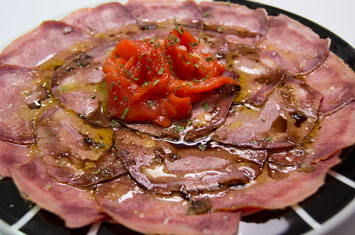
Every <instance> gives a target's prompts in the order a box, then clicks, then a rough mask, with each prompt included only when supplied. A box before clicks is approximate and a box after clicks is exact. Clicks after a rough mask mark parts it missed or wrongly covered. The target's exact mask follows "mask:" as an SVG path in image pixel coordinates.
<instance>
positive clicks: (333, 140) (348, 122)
mask: <svg viewBox="0 0 355 235" xmlns="http://www.w3.org/2000/svg"><path fill="white" fill-rule="evenodd" d="M354 133H355V102H352V103H350V104H348V105H346V106H345V107H344V108H342V109H340V110H339V111H337V112H335V113H333V114H331V115H329V116H327V117H325V118H324V119H323V120H322V122H321V123H320V126H319V127H318V129H317V130H316V132H315V134H311V137H312V141H314V143H312V144H311V145H310V146H308V152H309V156H307V160H308V161H311V162H318V161H320V160H323V159H327V158H328V157H329V156H330V155H332V154H334V153H335V152H337V151H339V150H341V149H343V148H346V147H349V146H351V145H353V144H355V135H354Z"/></svg>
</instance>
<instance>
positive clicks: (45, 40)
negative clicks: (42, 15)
mask: <svg viewBox="0 0 355 235" xmlns="http://www.w3.org/2000/svg"><path fill="white" fill-rule="evenodd" d="M88 38H89V35H87V34H85V33H84V32H83V31H82V30H80V29H78V28H76V27H74V26H71V25H68V24H66V23H63V22H60V21H45V22H43V23H42V24H41V25H40V26H39V27H38V28H36V29H34V30H32V31H30V32H29V33H27V34H25V35H23V36H21V37H19V38H18V39H16V40H15V41H13V42H12V43H11V44H10V45H9V46H7V47H6V48H5V49H4V50H3V52H2V53H1V54H0V64H14V65H18V66H23V67H28V68H32V67H36V66H38V65H40V64H43V63H44V62H46V61H48V60H50V59H51V58H53V57H54V56H55V55H58V54H59V53H60V52H63V51H64V50H65V49H68V48H69V47H71V46H75V44H77V43H79V42H83V41H86V40H88Z"/></svg>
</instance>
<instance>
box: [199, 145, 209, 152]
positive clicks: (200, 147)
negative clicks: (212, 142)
mask: <svg viewBox="0 0 355 235" xmlns="http://www.w3.org/2000/svg"><path fill="white" fill-rule="evenodd" d="M206 147H207V146H206V145H205V144H200V145H199V146H198V149H199V150H201V151H205V150H206Z"/></svg>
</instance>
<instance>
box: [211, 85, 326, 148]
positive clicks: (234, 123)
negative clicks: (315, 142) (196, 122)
mask: <svg viewBox="0 0 355 235" xmlns="http://www.w3.org/2000/svg"><path fill="white" fill-rule="evenodd" d="M321 98H322V96H321V94H320V93H319V92H317V91H316V90H314V89H312V88H310V87H309V86H307V84H305V83H303V82H301V81H299V80H296V79H291V78H287V79H284V80H283V81H282V82H281V84H280V85H279V86H278V87H277V88H276V89H275V90H274V91H273V93H272V94H271V95H270V96H269V98H268V100H267V101H266V102H265V104H264V106H263V107H261V108H255V107H254V108H253V107H251V108H250V107H249V106H246V105H240V106H236V107H233V108H232V110H231V111H230V112H229V114H228V116H227V118H226V121H225V123H224V124H223V125H222V126H221V127H219V128H218V129H217V130H216V131H215V132H214V133H213V135H212V139H213V140H215V141H217V142H221V143H224V144H232V145H237V146H243V147H244V146H247V147H253V148H270V149H273V148H285V147H291V146H293V145H295V144H296V143H300V142H301V141H302V140H303V139H304V137H305V136H307V135H308V134H309V133H310V131H311V130H312V129H313V128H314V126H315V125H316V121H317V120H318V108H319V103H320V100H321Z"/></svg>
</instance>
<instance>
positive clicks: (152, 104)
mask: <svg viewBox="0 0 355 235" xmlns="http://www.w3.org/2000/svg"><path fill="white" fill-rule="evenodd" d="M147 103H148V105H149V106H150V107H152V108H153V107H154V102H153V101H151V100H149V101H148V102H147Z"/></svg>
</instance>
